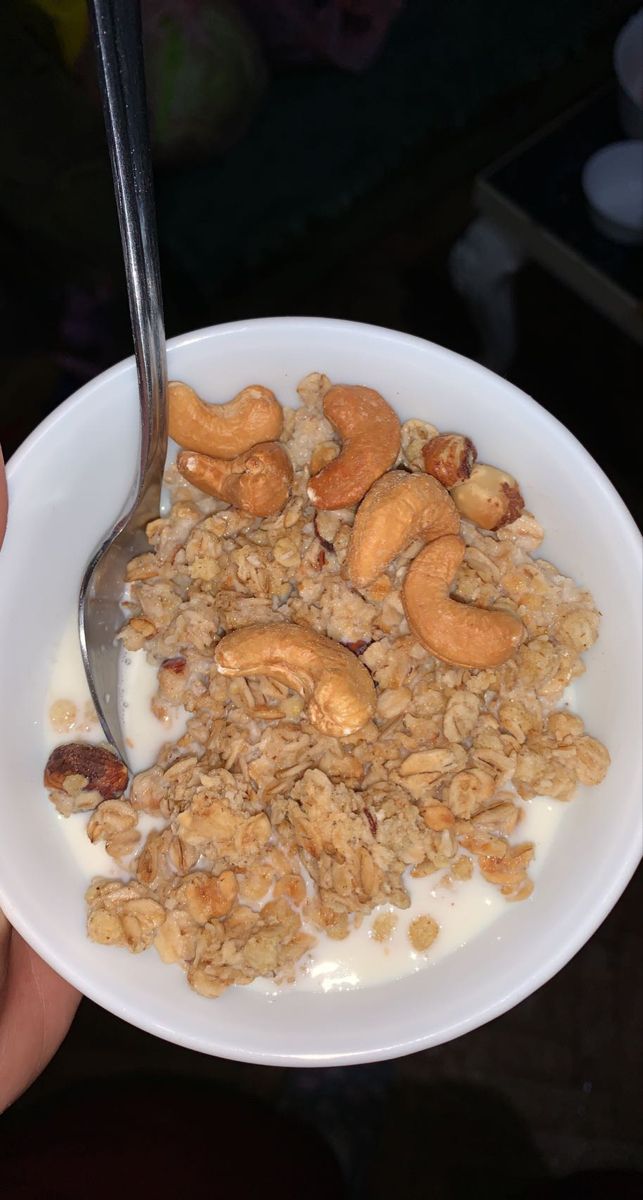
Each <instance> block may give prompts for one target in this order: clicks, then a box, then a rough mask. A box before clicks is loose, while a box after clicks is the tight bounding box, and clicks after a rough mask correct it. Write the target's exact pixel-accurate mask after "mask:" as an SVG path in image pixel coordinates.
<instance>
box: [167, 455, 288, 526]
mask: <svg viewBox="0 0 643 1200" xmlns="http://www.w3.org/2000/svg"><path fill="white" fill-rule="evenodd" d="M176 465H177V467H178V469H179V471H180V472H181V475H182V476H183V478H184V479H187V481H188V483H193V484H194V486H195V487H197V488H199V489H200V490H201V491H202V492H207V493H208V495H209V496H218V497H219V499H220V500H227V502H228V504H232V505H233V506H234V507H235V508H239V509H241V511H242V512H246V513H251V514H252V516H254V517H270V516H272V515H273V513H278V512H280V511H281V509H282V508H283V506H284V504H285V503H286V501H287V499H288V496H289V493H290V486H291V484H292V476H293V472H292V463H291V461H290V459H289V457H288V454H287V453H286V451H285V449H284V447H283V446H282V445H281V444H280V442H260V443H259V445H258V446H253V447H252V448H251V449H250V450H246V451H245V453H244V454H239V455H238V456H237V458H233V459H232V460H231V461H230V460H226V459H224V458H209V457H208V455H207V454H196V453H194V452H193V451H191V450H182V451H181V453H180V454H178V455H177V459H176Z"/></svg>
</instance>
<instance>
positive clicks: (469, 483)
mask: <svg viewBox="0 0 643 1200" xmlns="http://www.w3.org/2000/svg"><path fill="white" fill-rule="evenodd" d="M451 495H452V496H453V499H454V502H455V504H456V507H457V508H458V511H459V512H461V513H462V516H463V517H466V518H467V519H468V520H469V521H473V522H474V523H475V524H476V525H479V526H480V528H481V529H500V528H501V527H502V526H503V525H508V524H509V523H510V522H511V521H515V520H516V519H517V518H518V517H519V516H520V514H521V512H522V511H523V509H524V507H525V502H524V500H523V498H522V496H521V494H520V488H519V487H518V484H517V483H516V480H515V479H514V477H513V475H508V474H507V472H506V471H499V470H498V468H497V467H488V466H487V465H486V464H485V463H478V464H477V465H476V466H475V467H474V468H473V470H472V472H471V474H470V476H469V478H468V479H466V480H465V481H464V483H459V484H457V486H456V487H454V488H453V489H452V490H451Z"/></svg>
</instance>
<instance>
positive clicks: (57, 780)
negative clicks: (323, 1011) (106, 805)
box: [45, 742, 128, 800]
mask: <svg viewBox="0 0 643 1200" xmlns="http://www.w3.org/2000/svg"><path fill="white" fill-rule="evenodd" d="M70 775H74V776H77V777H82V778H84V779H85V780H86V781H87V782H86V784H85V785H84V787H83V788H82V789H79V790H83V791H92V792H100V794H101V796H102V797H103V800H115V799H116V797H117V796H121V795H122V794H123V792H124V791H125V788H126V787H127V780H128V771H127V767H126V766H125V763H123V762H121V760H120V758H117V757H116V755H115V754H112V752H111V750H105V749H104V747H103V746H89V745H87V743H86V742H67V744H66V745H64V746H56V749H55V750H52V752H51V754H50V755H49V758H48V759H47V765H46V767H45V787H48V788H64V786H65V780H66V779H67V778H68V777H69V776H70Z"/></svg>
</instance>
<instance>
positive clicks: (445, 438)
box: [422, 433, 478, 488]
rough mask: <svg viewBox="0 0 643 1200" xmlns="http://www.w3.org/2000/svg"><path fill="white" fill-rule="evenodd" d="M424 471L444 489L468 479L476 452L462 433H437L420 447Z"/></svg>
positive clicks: (469, 439) (476, 455) (469, 440)
mask: <svg viewBox="0 0 643 1200" xmlns="http://www.w3.org/2000/svg"><path fill="white" fill-rule="evenodd" d="M422 457H423V459H424V470H425V471H426V472H427V474H428V475H433V476H434V478H435V479H437V480H439V482H440V483H441V484H442V485H443V487H446V488H452V487H455V485H456V484H457V483H462V482H463V480H465V479H468V478H469V476H470V474H471V470H472V467H473V464H474V462H475V461H476V458H477V457H478V451H477V450H476V448H475V446H474V444H473V442H472V441H471V438H468V437H465V436H464V434H462V433H439V434H438V436H437V437H434V438H431V440H430V441H429V442H426V443H425V445H424V446H423V447H422Z"/></svg>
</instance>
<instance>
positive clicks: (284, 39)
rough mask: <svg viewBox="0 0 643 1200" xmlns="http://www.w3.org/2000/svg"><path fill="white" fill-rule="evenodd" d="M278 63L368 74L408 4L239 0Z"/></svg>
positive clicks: (352, 0) (393, 1)
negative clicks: (319, 65) (328, 65)
mask: <svg viewBox="0 0 643 1200" xmlns="http://www.w3.org/2000/svg"><path fill="white" fill-rule="evenodd" d="M239 3H240V5H241V7H242V8H243V9H244V11H245V12H246V13H247V15H248V17H249V18H250V19H251V20H252V22H253V24H254V25H255V27H256V29H257V30H258V32H259V34H260V36H261V39H262V41H263V42H264V44H265V46H266V48H267V51H268V53H269V55H270V57H271V59H272V60H274V61H275V62H277V63H299V64H301V63H313V62H325V63H332V64H333V66H336V67H342V68H343V69H345V70H349V71H362V70H364V68H365V67H368V66H370V64H371V63H372V62H373V61H374V60H375V58H376V57H377V55H378V53H379V51H380V50H381V48H382V45H383V43H384V41H385V38H386V35H387V33H388V30H389V26H390V25H391V22H392V21H393V20H394V19H395V17H396V16H397V14H398V12H399V11H400V9H401V8H402V6H403V4H404V0H270V3H268V2H267V0H239Z"/></svg>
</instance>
